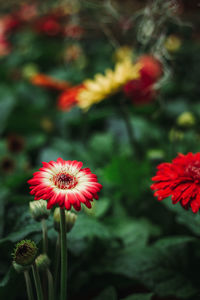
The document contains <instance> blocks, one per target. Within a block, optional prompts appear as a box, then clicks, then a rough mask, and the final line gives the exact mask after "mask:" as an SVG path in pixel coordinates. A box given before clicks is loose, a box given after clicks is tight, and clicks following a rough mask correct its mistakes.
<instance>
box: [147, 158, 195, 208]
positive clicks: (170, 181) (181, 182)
mask: <svg viewBox="0 0 200 300" xmlns="http://www.w3.org/2000/svg"><path fill="white" fill-rule="evenodd" d="M157 168H158V171H157V174H156V176H154V177H153V178H152V180H153V181H155V183H154V184H152V186H151V189H152V190H155V191H156V192H155V193H154V196H156V197H157V198H158V200H159V201H161V200H163V199H165V198H167V197H169V196H171V198H172V202H173V204H176V203H178V202H180V204H181V205H182V207H183V208H185V209H189V208H191V209H192V211H193V212H194V213H196V212H198V210H199V208H200V152H198V153H196V154H193V153H191V152H190V153H188V154H186V155H183V154H179V155H178V156H177V157H176V158H175V159H173V160H172V162H171V163H161V164H160V165H159V166H158V167H157Z"/></svg>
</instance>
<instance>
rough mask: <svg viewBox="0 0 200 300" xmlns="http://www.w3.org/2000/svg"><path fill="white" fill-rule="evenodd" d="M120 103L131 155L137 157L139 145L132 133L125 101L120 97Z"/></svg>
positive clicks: (138, 155)
mask: <svg viewBox="0 0 200 300" xmlns="http://www.w3.org/2000/svg"><path fill="white" fill-rule="evenodd" d="M120 104H121V105H120V111H121V115H122V118H123V119H124V123H125V126H126V130H127V134H128V138H129V142H130V146H131V150H132V154H133V157H134V158H135V157H137V158H139V157H140V154H139V153H140V147H139V144H138V142H137V141H136V139H135V134H134V131H133V126H132V124H131V119H130V114H129V110H128V108H127V106H126V103H125V101H124V99H122V100H121V101H120Z"/></svg>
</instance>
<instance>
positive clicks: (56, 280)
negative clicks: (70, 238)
mask: <svg viewBox="0 0 200 300" xmlns="http://www.w3.org/2000/svg"><path fill="white" fill-rule="evenodd" d="M59 266H60V233H59V234H58V237H57V241H56V253H55V269H54V278H55V296H56V291H57V286H58V276H59Z"/></svg>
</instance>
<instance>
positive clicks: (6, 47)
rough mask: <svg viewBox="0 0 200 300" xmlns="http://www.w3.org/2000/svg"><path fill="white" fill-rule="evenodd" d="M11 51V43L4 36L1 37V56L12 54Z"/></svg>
mask: <svg viewBox="0 0 200 300" xmlns="http://www.w3.org/2000/svg"><path fill="white" fill-rule="evenodd" d="M10 52H11V45H10V43H9V42H8V41H7V40H6V39H4V38H3V37H0V57H1V56H6V55H8V54H10Z"/></svg>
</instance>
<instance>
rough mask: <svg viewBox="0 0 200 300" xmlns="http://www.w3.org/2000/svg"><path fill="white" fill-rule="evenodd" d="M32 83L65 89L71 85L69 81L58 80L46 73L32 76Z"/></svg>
mask: <svg viewBox="0 0 200 300" xmlns="http://www.w3.org/2000/svg"><path fill="white" fill-rule="evenodd" d="M30 80H31V83H32V84H34V85H37V86H42V87H46V88H51V89H55V90H61V91H62V90H65V89H67V88H68V87H69V83H68V82H66V81H63V80H57V79H54V78H52V77H50V76H47V75H44V74H41V73H39V74H36V75H34V76H33V77H31V79H30Z"/></svg>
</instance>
